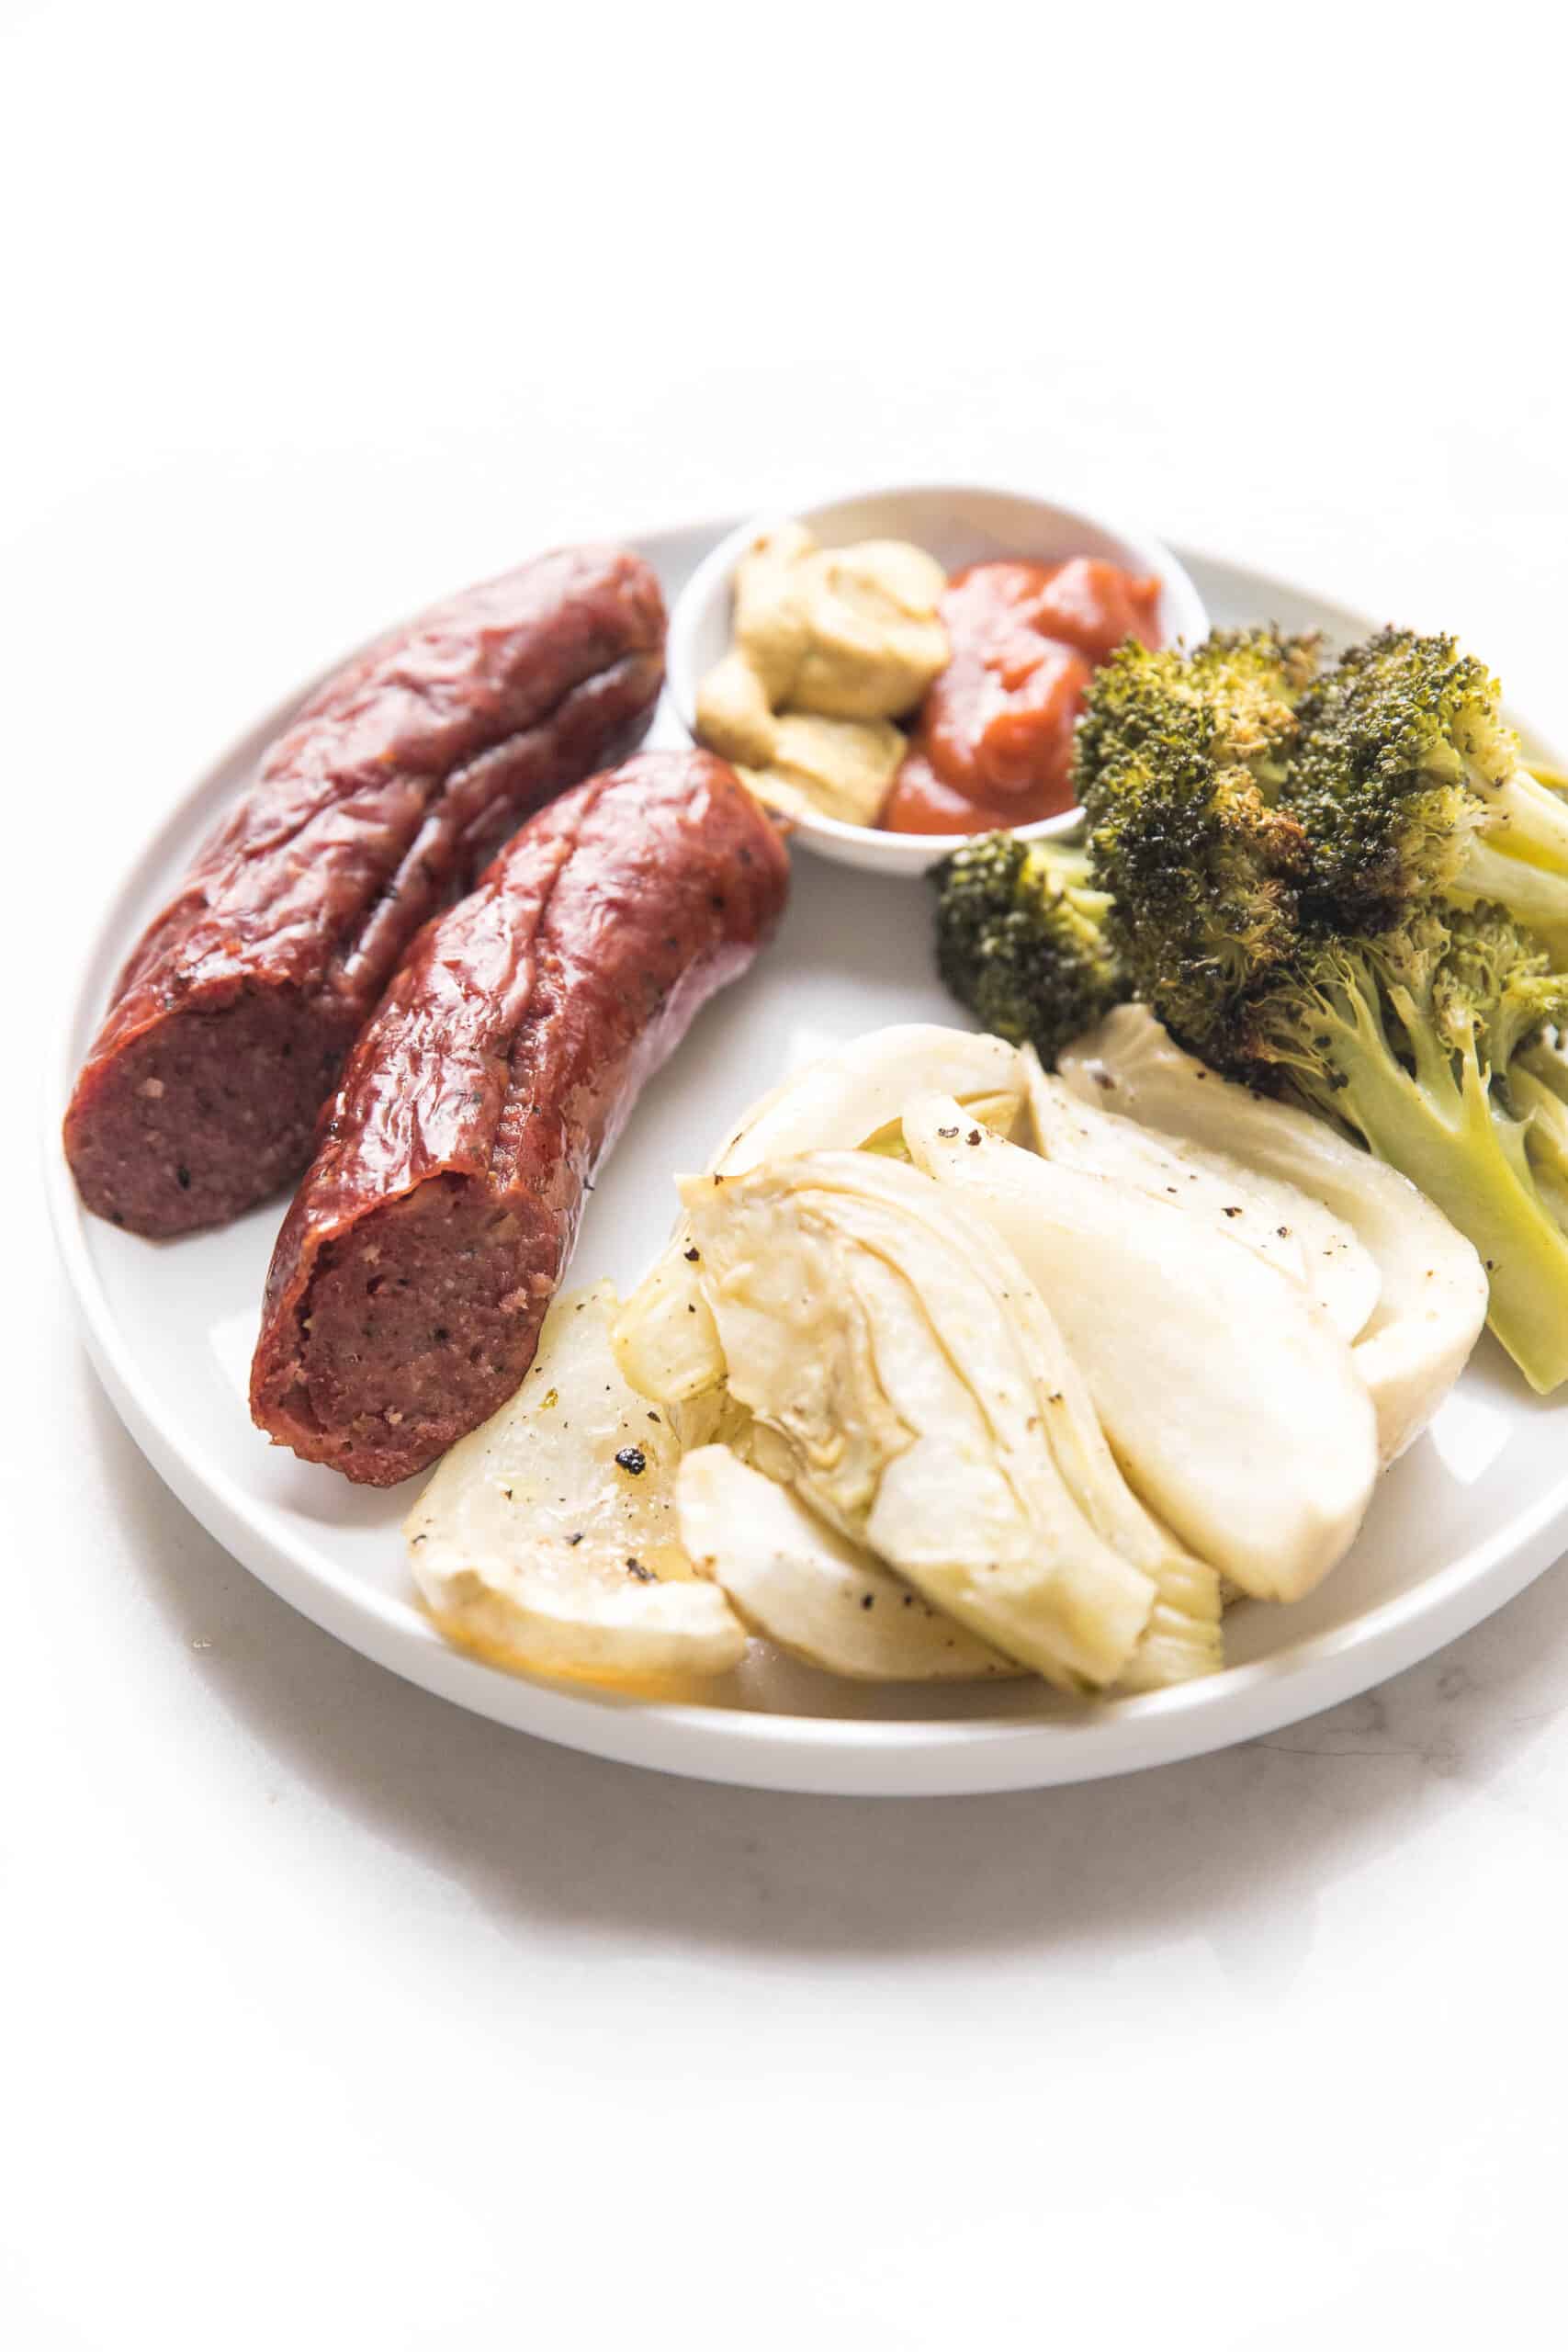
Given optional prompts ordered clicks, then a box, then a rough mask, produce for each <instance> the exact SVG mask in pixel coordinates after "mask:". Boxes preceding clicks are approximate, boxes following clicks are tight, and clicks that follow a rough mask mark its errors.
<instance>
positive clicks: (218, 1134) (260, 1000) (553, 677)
mask: <svg viewBox="0 0 1568 2352" xmlns="http://www.w3.org/2000/svg"><path fill="white" fill-rule="evenodd" d="M663 657H664V605H663V600H662V598H661V596H660V591H659V583H658V582H657V580H656V579H655V578H654V576H653V573H652V572H651V571H649V568H648V566H647V565H646V564H645V563H643V562H642V561H641V560H639V559H638V558H637V557H636V556H632V555H623V554H619V553H617V552H615V550H614V549H611V548H562V549H560V550H558V552H557V553H555V554H553V555H547V556H541V557H539V558H538V559H537V560H536V561H534V562H532V563H528V564H525V565H524V566H523V567H522V568H521V569H520V570H518V571H512V572H508V573H507V574H506V575H505V576H504V577H503V578H502V579H500V580H493V581H491V582H488V583H487V584H486V585H485V586H483V587H480V588H474V589H470V590H468V592H467V594H463V595H461V596H457V597H454V598H453V599H452V600H451V601H450V602H449V603H447V604H445V605H438V606H436V607H434V609H433V610H432V611H430V612H428V613H425V614H424V615H423V616H421V617H420V618H419V619H418V620H416V621H414V622H412V624H410V625H409V626H408V627H407V628H401V629H399V630H396V631H394V632H393V633H392V634H391V635H389V636H388V637H385V638H382V639H379V640H378V643H376V644H375V645H373V646H371V647H369V648H368V649H367V650H366V651H365V652H364V653H362V654H360V655H358V656H357V657H356V659H355V661H353V662H350V663H349V664H348V666H347V667H346V668H345V669H343V670H341V671H339V672H338V673H336V675H335V676H334V677H333V678H331V679H329V680H328V682H327V684H325V685H323V686H322V687H321V688H320V689H319V690H318V691H317V693H316V694H315V695H313V696H312V697H311V699H310V702H308V703H307V704H306V706H305V707H304V708H303V710H302V711H301V712H300V713H299V717H298V718H296V719H295V720H294V722H293V724H292V725H291V726H290V727H289V728H288V730H287V732H286V733H284V734H283V735H281V736H280V737H279V738H278V740H277V741H276V743H275V744H274V745H273V746H272V748H271V749H270V751H268V752H266V753H265V756H264V758H263V760H262V762H261V765H260V768H259V770H258V772H257V774H256V777H255V780H254V783H253V784H252V786H250V788H249V790H248V791H247V792H246V794H245V796H244V797H243V800H242V801H241V802H240V805H239V807H238V808H237V809H235V810H234V812H233V814H232V815H231V817H230V818H229V820H227V822H226V823H225V824H224V825H223V826H222V827H221V828H220V831H218V832H217V833H216V834H215V835H214V837H213V838H212V840H211V841H209V843H208V844H207V847H206V848H205V849H204V850H203V851H202V852H201V854H200V855H199V856H198V857H197V861H196V864H195V865H194V866H193V867H192V869H191V871H190V873H189V874H188V876H186V880H185V882H184V883H183V884H182V885H181V887H180V889H179V891H178V893H177V895H176V896H175V898H174V899H173V900H172V901H171V902H170V904H169V905H168V906H167V907H165V908H164V910H163V912H162V913H161V914H160V915H158V916H157V917H156V918H155V919H154V921H153V922H152V924H151V925H150V926H149V928H148V930H147V932H146V933H144V935H143V937H142V939H141V943H140V944H139V945H138V947H137V948H136V951H135V953H134V954H133V955H132V956H131V958H130V962H129V963H128V965H127V966H126V967H125V970H124V972H123V973H122V974H121V976H120V979H119V982H118V987H117V988H116V990H115V995H114V1000H113V1002H112V1003H111V1005H110V1008H109V1011H108V1013H107V1016H106V1018H105V1021H104V1024H103V1027H102V1029H101V1030H100V1031H99V1033H98V1035H97V1038H96V1041H95V1043H94V1046H93V1048H92V1051H91V1053H90V1054H89V1055H88V1057H87V1060H86V1062H85V1066H84V1068H83V1070H82V1074H81V1076H80V1078H79V1079H78V1080H77V1083H76V1090H75V1092H74V1094H73V1098H72V1103H71V1108H70V1111H69V1112H68V1114H67V1115H66V1121H65V1148H66V1153H67V1156H68V1158H69V1159H70V1161H71V1165H72V1169H73V1171H74V1174H75V1177H76V1182H77V1185H78V1187H79V1188H80V1191H81V1193H82V1197H83V1199H84V1200H85V1203H86V1204H87V1206H88V1207H89V1208H90V1209H93V1210H95V1211H96V1214H97V1215H98V1216H106V1217H109V1218H112V1219H113V1221H114V1222H115V1223H116V1224H117V1225H123V1226H128V1227H130V1229H131V1230H132V1231H133V1232H137V1233H146V1234H154V1235H169V1234H175V1233H184V1232H187V1231H189V1230H191V1229H192V1228H193V1227H197V1226H203V1225H213V1224H217V1223H219V1222H220V1221H222V1220H223V1219H225V1218H227V1217H231V1216H238V1215H239V1213H240V1212H241V1211H242V1210H243V1209H246V1208H249V1207H250V1206H251V1205H252V1204H253V1203H254V1202H256V1201H259V1200H262V1199H264V1198H265V1195H266V1194H267V1193H271V1192H274V1191H276V1188H277V1187H278V1186H279V1185H280V1184H283V1183H287V1182H289V1181H291V1180H292V1179H293V1178H294V1177H295V1176H297V1175H298V1174H299V1170H300V1169H301V1168H302V1167H303V1166H304V1164H305V1162H306V1160H307V1159H309V1157H310V1144H311V1138H312V1136H313V1134H314V1130H315V1124H316V1117H317V1114H318V1113H319V1111H320V1109H321V1104H322V1103H323V1102H324V1101H325V1100H326V1098H327V1096H328V1095H329V1094H330V1093H331V1092H332V1090H333V1086H334V1085H335V1084H336V1082H337V1080H338V1077H339V1075H340V1073H341V1071H342V1069H343V1065H344V1058H345V1057H346V1055H347V1053H348V1049H349V1047H350V1046H351V1045H352V1044H353V1042H354V1039H355V1036H356V1035H358V1033H359V1031H360V1029H361V1028H362V1027H363V1025H364V1023H365V1022H366V1020H367V1018H368V1016H369V1014H370V1012H371V1011H372V1009H373V1008H374V1006H375V1004H376V1003H377V1001H378V998H379V997H380V994H381V991H382V989H384V988H385V987H386V985H387V982H388V980H389V978H391V975H392V973H393V971H394V969H395V968H396V967H397V964H398V961H399V959H400V956H401V955H402V952H403V950H404V948H405V947H406V946H407V945H408V943H409V941H410V940H411V939H412V937H413V934H414V933H415V932H416V931H417V930H418V929H419V927H420V925H421V923H423V922H424V921H425V920H426V919H427V918H428V917H429V916H431V915H432V914H434V913H436V912H438V911H439V910H441V909H443V908H445V907H447V906H449V905H451V903H452V902H453V900H454V899H457V898H459V897H460V896H461V895H462V893H463V892H464V891H466V890H468V889H470V888H472V886H473V883H474V880H475V877H476V876H478V875H479V872H480V871H481V870H482V868H483V867H484V866H485V865H486V864H487V863H488V862H489V860H490V859H491V857H492V856H493V855H494V854H495V852H496V851H497V850H498V849H499V848H500V847H501V844H502V842H504V841H506V840H508V839H510V837H511V835H512V834H513V832H515V831H516V830H517V827H518V826H519V825H520V824H521V823H522V822H523V820H524V819H525V818H526V817H527V816H529V815H531V814H532V812H533V811H534V810H535V809H537V808H538V807H539V806H540V805H541V804H542V803H543V802H545V801H547V800H548V799H550V798H551V797H553V796H554V795H555V794H556V793H558V792H559V791H561V790H563V789H564V788H565V787H566V786H569V785H573V784H576V783H578V782H579V781H580V780H581V778H582V777H583V776H586V775H592V773H593V772H594V770H595V769H597V768H600V767H602V766H604V764H605V763H607V762H608V761H611V760H615V759H619V758H621V757H622V756H623V755H624V754H625V753H626V752H629V751H630V750H632V749H633V748H634V747H635V745H636V744H637V743H638V742H639V741H641V739H642V737H643V735H644V733H645V732H646V731H647V728H648V724H649V719H650V718H652V715H653V707H654V704H655V703H656V701H657V700H658V696H659V689H660V683H661V681H662V678H663Z"/></svg>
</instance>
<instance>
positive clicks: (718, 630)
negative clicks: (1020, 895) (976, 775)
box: [669, 482, 1209, 874]
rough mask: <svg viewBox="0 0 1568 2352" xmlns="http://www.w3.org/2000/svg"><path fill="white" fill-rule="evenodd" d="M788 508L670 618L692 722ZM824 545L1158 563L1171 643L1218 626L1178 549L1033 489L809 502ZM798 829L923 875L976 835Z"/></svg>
mask: <svg viewBox="0 0 1568 2352" xmlns="http://www.w3.org/2000/svg"><path fill="white" fill-rule="evenodd" d="M784 519H785V518H784V516H783V515H777V516H773V515H753V516H752V517H751V519H750V521H749V522H747V523H743V524H741V525H740V526H739V528H738V529H736V530H733V531H731V532H730V533H729V534H728V537H725V538H722V539H721V540H720V541H719V543H718V545H717V546H716V548H713V549H712V551H711V552H710V553H709V554H708V555H707V556H705V558H704V560H703V561H702V562H701V563H700V564H699V565H698V567H697V569H696V571H694V573H693V574H692V577H691V579H690V580H689V581H688V582H687V583H686V585H685V587H684V588H683V589H682V592H681V594H680V596H679V598H678V599H677V601H676V605H675V609H674V612H673V613H672V614H671V620H670V641H669V673H670V692H671V699H672V700H673V702H674V705H675V708H676V711H677V713H678V715H679V717H680V718H681V721H682V725H683V726H684V727H685V728H686V729H688V731H694V720H695V718H696V707H697V688H698V686H699V685H700V684H701V682H702V680H703V679H704V678H705V676H706V674H707V673H708V671H709V670H711V669H712V667H713V666H714V664H715V662H718V661H720V660H721V659H722V658H723V656H724V655H725V654H726V653H727V652H728V650H729V635H730V606H731V596H732V583H733V581H734V577H735V567H736V565H737V564H738V563H739V560H740V559H741V557H742V556H743V555H744V554H745V553H746V550H747V549H748V548H750V545H751V543H752V541H753V540H754V539H756V538H757V537H758V536H759V534H760V533H761V532H763V531H765V530H769V529H772V528H773V527H775V526H776V525H777V524H778V523H780V522H782V521H784ZM796 519H797V520H798V521H800V522H802V523H804V524H805V525H806V526H807V530H809V531H812V532H814V533H815V534H816V536H817V537H818V539H819V540H820V541H821V543H822V545H823V546H824V547H848V546H850V545H851V544H852V542H853V541H855V540H857V539H908V540H909V541H911V542H912V543H913V545H915V546H916V547H919V548H925V549H926V550H927V552H928V553H929V554H931V555H933V556H935V558H936V560H937V561H938V562H939V563H940V564H942V567H943V568H944V570H946V571H949V572H953V571H958V570H959V569H960V567H961V566H962V565H964V564H966V563H985V562H988V561H991V560H995V559H997V558H1000V557H1006V556H1018V557H1021V558H1022V559H1023V560H1026V561H1031V562H1036V563H1060V562H1064V561H1066V559H1067V558H1068V557H1069V556H1075V555H1087V556H1102V557H1105V558H1107V559H1108V560H1110V561H1111V562H1112V563H1119V564H1122V565H1123V566H1124V567H1125V569H1126V570H1127V571H1133V572H1137V573H1140V574H1147V573H1150V572H1153V573H1154V574H1155V575H1156V577H1157V578H1158V580H1159V582H1160V600H1159V621H1160V628H1161V631H1162V633H1163V636H1164V640H1165V642H1166V643H1167V644H1168V645H1169V644H1173V643H1174V642H1175V640H1176V639H1178V638H1181V639H1185V640H1186V642H1187V643H1188V644H1189V645H1193V644H1196V643H1197V642H1198V641H1199V639H1201V638H1204V637H1206V636H1207V635H1208V633H1209V617H1208V615H1207V614H1206V613H1205V611H1204V610H1203V604H1202V599H1201V597H1200V595H1199V594H1198V591H1197V589H1196V588H1194V586H1193V585H1192V582H1191V581H1190V579H1189V578H1188V576H1187V574H1186V572H1185V571H1183V570H1182V568H1181V566H1180V564H1179V563H1178V561H1177V560H1176V558H1175V557H1174V556H1173V555H1172V554H1171V552H1170V549H1169V548H1167V547H1162V546H1161V544H1160V542H1159V540H1158V539H1155V538H1151V537H1149V536H1148V534H1147V533H1146V532H1144V531H1134V530H1129V529H1128V528H1127V527H1126V526H1124V525H1122V524H1120V523H1113V522H1111V521H1110V520H1108V519H1107V518H1106V517H1105V516H1103V515H1089V514H1086V513H1084V512H1083V511H1082V510H1081V509H1080V508H1077V507H1072V506H1059V505H1058V504H1057V503H1055V500H1053V499H1049V498H1032V497H1030V496H1028V495H1027V494H1026V493H1025V492H1022V491H1012V490H986V489H981V488H976V487H975V486H974V485H972V484H965V483H942V482H933V483H917V484H916V485H915V486H914V487H913V488H911V489H908V490H873V491H864V492H860V493H859V494H858V495H856V496H854V497H852V498H837V499H834V500H832V501H831V502H830V503H829V504H827V505H823V506H812V507H807V509H806V510H805V511H804V512H803V513H802V514H801V515H799V516H798V517H797V518H796ZM1077 816H1078V812H1077V809H1065V810H1064V811H1063V812H1062V814H1061V815H1060V816H1057V817H1044V818H1042V819H1041V820H1040V821H1039V822H1038V823H1037V824H1033V825H1021V826H1019V828H1018V831H1019V832H1020V834H1021V836H1022V837H1023V838H1024V839H1025V840H1038V839H1042V838H1043V837H1045V836H1047V835H1049V834H1052V833H1063V832H1068V831H1071V830H1072V828H1073V826H1074V825H1076V824H1077ZM791 830H792V831H793V832H794V834H795V838H796V839H798V840H800V841H802V842H805V843H806V844H807V847H808V848H810V849H814V850H816V851H817V852H818V854H820V855H821V856H823V857H831V858H836V859H837V860H838V861H839V863H840V865H863V866H870V867H872V868H874V870H875V871H876V872H877V873H879V874H923V873H925V872H926V870H927V869H928V867H930V866H932V865H937V864H938V863H939V862H940V860H941V859H942V858H944V857H946V856H947V855H948V854H949V853H950V852H951V851H953V850H955V849H957V848H958V847H959V846H960V844H961V843H962V842H964V841H966V840H968V839H969V838H970V836H969V835H967V834H965V833H885V832H881V831H878V830H877V829H876V828H875V827H874V826H872V825H846V824H844V823H843V822H842V821H841V820H840V819H838V818H836V817H818V816H806V817H801V818H798V819H795V820H792V825H791Z"/></svg>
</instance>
